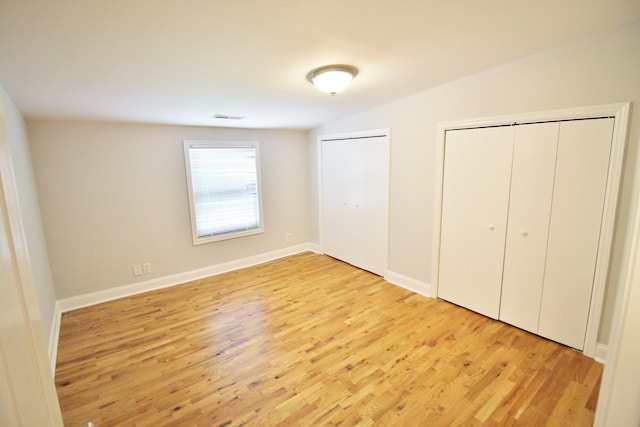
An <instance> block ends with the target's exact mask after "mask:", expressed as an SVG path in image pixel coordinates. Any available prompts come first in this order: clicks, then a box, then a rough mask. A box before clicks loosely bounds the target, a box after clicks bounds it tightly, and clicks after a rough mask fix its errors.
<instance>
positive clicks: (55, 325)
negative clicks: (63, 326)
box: [48, 301, 62, 378]
mask: <svg viewBox="0 0 640 427" xmlns="http://www.w3.org/2000/svg"><path fill="white" fill-rule="evenodd" d="M61 320H62V311H60V303H59V302H58V301H56V303H55V305H54V307H53V320H52V322H51V330H50V331H49V349H48V350H49V362H50V363H51V373H52V374H53V377H54V378H55V376H56V362H57V360H58V340H59V339H60V321H61Z"/></svg>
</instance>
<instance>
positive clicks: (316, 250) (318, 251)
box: [308, 243, 324, 255]
mask: <svg viewBox="0 0 640 427" xmlns="http://www.w3.org/2000/svg"><path fill="white" fill-rule="evenodd" d="M308 245H309V250H310V251H311V252H313V253H316V254H320V255H322V254H323V253H324V252H322V248H321V247H320V245H319V244H317V243H308Z"/></svg>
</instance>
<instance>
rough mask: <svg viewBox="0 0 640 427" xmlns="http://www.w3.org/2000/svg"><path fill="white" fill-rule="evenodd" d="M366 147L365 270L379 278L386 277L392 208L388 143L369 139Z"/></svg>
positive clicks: (387, 141)
mask: <svg viewBox="0 0 640 427" xmlns="http://www.w3.org/2000/svg"><path fill="white" fill-rule="evenodd" d="M361 144H367V145H366V154H367V165H366V177H367V178H366V183H367V191H366V193H367V199H366V201H365V207H366V209H367V212H369V215H367V218H366V231H365V238H366V245H365V246H366V261H365V266H364V267H363V268H364V269H365V270H368V271H371V272H373V273H376V274H378V275H380V276H384V275H385V274H386V266H387V250H386V248H387V247H388V232H389V231H388V230H389V225H388V224H389V219H388V211H389V209H388V206H389V139H388V138H386V137H378V138H367V139H366V140H364V141H361Z"/></svg>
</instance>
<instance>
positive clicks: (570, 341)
mask: <svg viewBox="0 0 640 427" xmlns="http://www.w3.org/2000/svg"><path fill="white" fill-rule="evenodd" d="M612 133H613V119H593V120H579V121H570V122H562V123H561V124H560V136H559V139H558V155H557V160H556V162H557V166H556V179H555V185H554V192H553V202H552V206H553V209H552V212H551V222H550V227H549V244H548V249H547V262H546V270H545V277H544V289H543V292H542V306H541V310H540V323H539V328H538V333H539V334H540V335H542V336H544V337H547V338H550V339H552V340H554V341H558V342H561V343H563V344H566V345H569V346H571V347H574V348H577V349H582V348H583V346H584V338H585V332H586V326H587V318H588V315H589V305H590V300H591V291H592V286H593V279H594V270H595V264H596V256H597V251H598V243H599V238H600V225H601V222H602V211H603V206H604V196H605V189H606V184H607V175H608V167H609V155H610V149H611V138H612Z"/></svg>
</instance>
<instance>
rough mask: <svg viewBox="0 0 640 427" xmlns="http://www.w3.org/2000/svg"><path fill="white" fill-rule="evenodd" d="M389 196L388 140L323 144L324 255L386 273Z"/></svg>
mask: <svg viewBox="0 0 640 427" xmlns="http://www.w3.org/2000/svg"><path fill="white" fill-rule="evenodd" d="M388 192H389V139H388V138H387V137H371V138H362V139H345V140H336V141H322V202H323V206H322V216H323V230H322V237H323V250H324V252H325V253H326V254H327V255H330V256H332V257H334V258H337V259H340V260H342V261H346V262H348V263H350V264H352V265H354V266H356V267H359V268H362V269H365V270H367V271H371V272H373V273H376V274H379V275H384V274H385V273H386V268H387V246H388V237H387V234H388V204H389V202H388V200H389V196H388V194H389V193H388Z"/></svg>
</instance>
